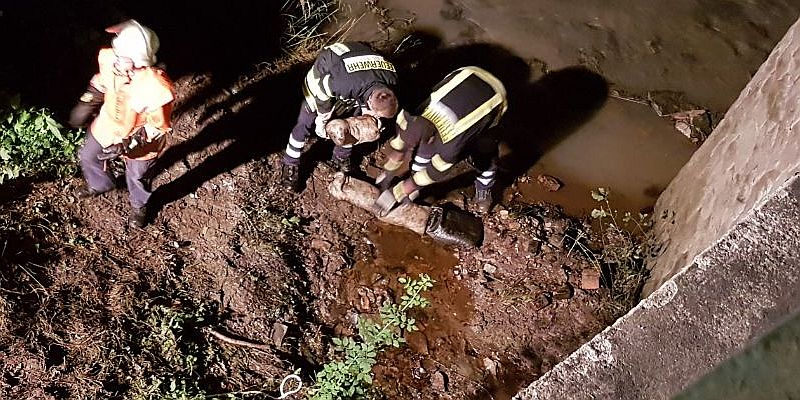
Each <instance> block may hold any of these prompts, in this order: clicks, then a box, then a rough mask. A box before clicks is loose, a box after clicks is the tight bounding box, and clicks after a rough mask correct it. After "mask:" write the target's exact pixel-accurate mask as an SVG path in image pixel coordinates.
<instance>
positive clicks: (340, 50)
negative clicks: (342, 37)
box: [326, 43, 350, 56]
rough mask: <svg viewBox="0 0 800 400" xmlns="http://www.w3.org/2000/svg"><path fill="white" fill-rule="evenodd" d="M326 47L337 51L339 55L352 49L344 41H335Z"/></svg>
mask: <svg viewBox="0 0 800 400" xmlns="http://www.w3.org/2000/svg"><path fill="white" fill-rule="evenodd" d="M326 48H328V49H331V51H332V52H334V53H336V55H337V56H341V55H342V54H344V53H347V52H348V51H350V48H349V47H347V45H345V44H344V43H334V44H332V45H330V46H328V47H326Z"/></svg>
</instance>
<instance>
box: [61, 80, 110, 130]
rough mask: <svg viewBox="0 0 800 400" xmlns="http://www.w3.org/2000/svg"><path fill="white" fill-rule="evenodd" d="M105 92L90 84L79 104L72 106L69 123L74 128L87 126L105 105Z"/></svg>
mask: <svg viewBox="0 0 800 400" xmlns="http://www.w3.org/2000/svg"><path fill="white" fill-rule="evenodd" d="M104 99H105V94H103V92H101V91H99V90H97V88H96V87H94V86H92V85H89V87H87V88H86V91H85V92H84V93H83V95H81V98H80V100H79V101H78V104H76V105H75V107H73V108H72V111H70V113H69V125H70V126H71V127H73V128H81V127H84V126H86V125H87V124H88V123H89V121H91V120H92V119H94V117H95V116H96V115H97V113H98V112H99V111H100V107H102V106H103V100H104Z"/></svg>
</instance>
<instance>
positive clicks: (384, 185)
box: [375, 170, 397, 192]
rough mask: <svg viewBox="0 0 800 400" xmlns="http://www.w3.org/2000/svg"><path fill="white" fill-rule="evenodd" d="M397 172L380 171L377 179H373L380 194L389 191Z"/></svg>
mask: <svg viewBox="0 0 800 400" xmlns="http://www.w3.org/2000/svg"><path fill="white" fill-rule="evenodd" d="M396 172H397V171H386V170H384V171H382V172H381V173H380V175H378V177H377V178H375V186H377V187H378V189H380V190H381V192H383V191H385V190H386V189H389V188H390V187H391V186H392V183H394V181H395V179H397V174H396Z"/></svg>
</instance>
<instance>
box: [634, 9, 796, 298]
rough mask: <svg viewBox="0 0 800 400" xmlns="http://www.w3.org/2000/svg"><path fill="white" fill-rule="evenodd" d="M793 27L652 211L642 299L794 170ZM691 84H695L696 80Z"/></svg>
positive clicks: (794, 53)
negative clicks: (651, 247) (654, 247)
mask: <svg viewBox="0 0 800 400" xmlns="http://www.w3.org/2000/svg"><path fill="white" fill-rule="evenodd" d="M799 78H800V26H798V23H795V24H794V25H793V26H792V27H791V28H790V29H789V31H788V32H787V34H786V35H785V36H784V38H783V39H782V40H781V41H780V42H779V43H778V45H777V46H776V47H775V49H774V50H773V52H772V54H771V55H770V56H769V58H768V59H767V61H766V62H764V64H763V65H762V66H761V68H760V69H759V70H758V72H757V73H756V74H755V76H753V78H752V80H751V81H750V83H749V84H748V85H747V87H745V89H744V90H743V91H742V93H741V95H740V96H739V98H738V99H737V100H736V101H735V102H734V104H733V105H732V106H731V108H730V109H729V110H728V112H727V113H726V115H725V118H724V119H723V120H722V122H721V123H720V124H719V126H717V128H716V129H715V130H714V133H713V134H712V135H711V137H710V138H709V139H708V140H707V141H706V142H705V143H704V144H703V145H702V146H701V147H700V149H699V150H698V151H697V152H696V153H695V154H694V155H693V156H692V158H691V160H690V161H689V162H688V163H687V164H686V166H685V167H683V169H681V171H680V172H679V173H678V175H677V176H676V177H675V179H674V180H673V181H672V183H671V184H670V185H669V187H667V189H666V190H665V191H664V192H663V193H662V194H661V196H660V197H659V199H658V201H657V202H656V206H655V214H654V215H655V218H656V221H655V227H654V232H655V235H656V242H657V243H658V244H660V245H661V247H660V251H659V253H658V254H657V256H656V257H655V258H654V259H653V260H650V262H649V263H648V267H649V268H650V269H651V271H652V274H651V279H650V281H649V282H648V284H647V286H646V287H645V295H646V294H649V293H651V292H652V291H653V290H655V289H656V288H657V287H659V286H660V285H661V284H663V283H664V282H665V281H666V280H667V279H669V278H670V277H671V276H673V275H674V274H676V273H677V272H679V271H681V270H683V269H684V268H686V267H687V266H689V265H692V261H693V259H694V258H695V257H696V256H697V255H698V254H700V253H701V252H702V251H704V250H705V249H707V248H708V247H709V246H711V245H713V244H714V243H715V242H716V241H717V240H719V239H720V238H721V237H722V236H723V235H724V234H725V233H726V232H728V231H729V230H730V229H731V228H732V227H733V226H734V225H735V224H736V223H738V222H740V221H741V220H742V218H743V216H744V215H746V214H747V213H748V212H749V211H751V210H752V209H753V208H754V207H756V206H757V205H758V204H759V202H761V201H762V200H763V199H764V198H765V196H766V195H768V194H769V193H771V192H772V191H774V190H775V189H776V188H777V187H780V186H781V185H783V184H784V182H786V180H787V179H788V178H789V177H791V176H793V175H794V174H796V173H798V172H800V109H799V108H798V102H800V82H798V79H799ZM698 79H702V78H701V77H698Z"/></svg>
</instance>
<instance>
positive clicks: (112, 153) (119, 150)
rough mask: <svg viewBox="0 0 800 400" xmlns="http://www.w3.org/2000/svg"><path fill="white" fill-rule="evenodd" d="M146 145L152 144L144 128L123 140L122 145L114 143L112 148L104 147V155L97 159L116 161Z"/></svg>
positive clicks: (101, 154) (98, 156)
mask: <svg viewBox="0 0 800 400" xmlns="http://www.w3.org/2000/svg"><path fill="white" fill-rule="evenodd" d="M146 143H150V140H149V139H148V137H147V130H146V129H145V127H144V126H142V127H140V128H139V129H137V130H135V131H134V132H133V133H132V134H131V135H130V136H128V137H126V138H124V139H122V143H114V144H112V145H111V146H107V147H104V148H103V150H102V153H100V154H98V155H97V159H98V160H100V161H108V160H114V159H116V158H119V157H120V156H123V155H125V154H128V153H130V152H131V151H132V150H133V149H135V148H137V147H139V146H142V145H144V144H146Z"/></svg>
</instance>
